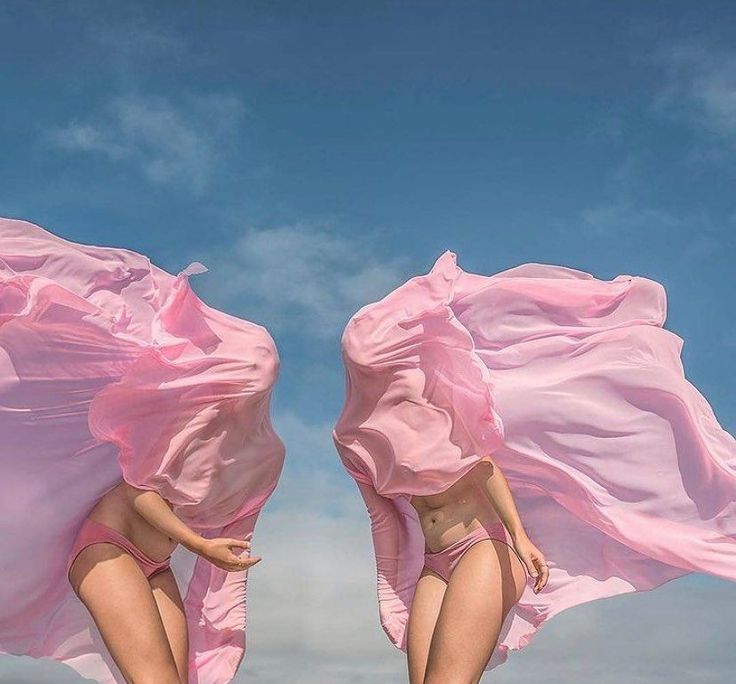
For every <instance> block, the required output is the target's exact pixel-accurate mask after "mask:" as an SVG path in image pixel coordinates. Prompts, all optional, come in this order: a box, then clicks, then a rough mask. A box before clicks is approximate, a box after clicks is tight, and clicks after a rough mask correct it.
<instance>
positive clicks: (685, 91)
mask: <svg viewBox="0 0 736 684" xmlns="http://www.w3.org/2000/svg"><path fill="white" fill-rule="evenodd" d="M655 59H656V61H657V62H658V63H659V64H661V65H662V67H663V68H664V70H665V74H666V79H665V82H664V84H663V86H662V88H661V90H660V91H659V93H657V94H656V96H655V99H654V103H653V108H654V111H655V112H657V113H664V114H667V115H671V116H673V117H675V118H677V119H679V120H683V121H686V122H688V123H689V124H690V125H691V126H693V127H694V128H696V129H698V130H705V131H707V132H708V133H710V134H711V135H713V136H715V138H716V140H718V141H721V142H725V143H727V144H728V145H729V146H736V53H734V52H730V51H723V50H718V49H714V48H711V47H708V46H706V45H703V44H698V43H684V44H678V45H668V46H663V47H660V48H659V49H658V50H657V51H656V52H655Z"/></svg>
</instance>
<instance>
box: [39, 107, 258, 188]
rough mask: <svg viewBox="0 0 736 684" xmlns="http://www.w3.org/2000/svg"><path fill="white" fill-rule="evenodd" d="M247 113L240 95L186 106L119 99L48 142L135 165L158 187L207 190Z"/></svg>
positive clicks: (63, 128)
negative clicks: (184, 187)
mask: <svg viewBox="0 0 736 684" xmlns="http://www.w3.org/2000/svg"><path fill="white" fill-rule="evenodd" d="M244 113H245V107H244V105H243V104H242V102H241V101H240V100H239V99H238V98H237V97H235V96H234V95H231V94H227V93H214V94H208V95H202V94H197V95H196V96H194V95H189V96H186V97H184V98H183V99H182V100H181V101H180V102H176V103H175V102H174V101H172V100H171V99H168V98H165V97H162V96H159V95H154V96H145V95H142V94H128V95H125V96H118V97H114V98H113V99H112V100H111V101H110V102H109V103H108V104H107V105H106V106H105V107H104V108H103V111H102V112H100V114H99V115H97V116H95V117H92V118H85V119H74V120H72V121H70V122H69V123H67V124H66V125H64V126H61V127H58V128H56V129H53V130H51V131H50V132H49V133H48V139H49V140H50V142H51V143H53V144H54V145H56V146H57V147H59V148H61V149H65V150H69V151H72V152H80V153H94V154H100V155H103V156H104V157H107V158H108V159H110V160H111V161H115V162H124V163H129V164H131V165H133V166H134V167H136V168H137V169H138V170H139V171H140V172H141V173H142V174H143V175H144V176H145V177H146V178H147V179H149V180H151V181H153V182H156V183H182V184H184V185H186V186H188V187H189V188H191V189H192V190H194V191H201V190H203V189H204V188H206V187H207V185H208V183H209V181H210V178H211V177H212V175H213V173H214V171H215V168H216V165H217V162H218V161H219V160H220V159H221V158H222V157H223V155H224V154H225V153H226V152H227V151H228V149H229V146H230V144H231V137H232V135H233V134H234V133H235V131H236V129H237V126H238V124H239V123H240V121H241V119H242V117H243V115H244Z"/></svg>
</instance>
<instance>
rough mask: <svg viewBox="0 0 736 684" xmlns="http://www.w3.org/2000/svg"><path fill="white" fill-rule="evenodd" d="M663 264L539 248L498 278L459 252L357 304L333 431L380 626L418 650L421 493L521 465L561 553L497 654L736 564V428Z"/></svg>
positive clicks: (532, 522) (527, 516)
mask: <svg viewBox="0 0 736 684" xmlns="http://www.w3.org/2000/svg"><path fill="white" fill-rule="evenodd" d="M665 316H666V293H665V290H664V288H663V287H662V285H661V284H659V283H658V282H656V281H654V280H651V279H648V278H644V277H638V276H633V277H632V276H627V275H619V276H617V277H616V278H614V279H613V280H610V281H606V280H600V279H597V278H595V277H594V276H592V275H591V274H588V273H585V272H583V271H579V270H575V269H572V268H567V267H563V266H555V265H548V264H539V263H528V264H522V265H520V266H517V267H514V268H510V269H508V270H505V271H502V272H500V273H497V274H495V275H493V276H490V277H489V276H482V275H476V274H471V273H466V272H464V271H462V270H461V269H460V268H459V267H458V266H457V263H456V257H455V255H454V254H453V253H452V252H445V253H444V254H443V255H442V256H441V257H440V258H439V259H438V260H437V262H436V263H435V265H434V267H433V268H432V270H431V271H430V273H428V274H427V275H422V276H418V277H415V278H412V279H410V280H409V281H408V282H406V283H405V284H403V285H401V286H400V287H399V288H397V289H396V290H394V291H393V292H391V293H390V294H389V295H387V296H386V297H384V298H383V299H382V300H380V301H378V302H376V303H373V304H369V305H367V306H365V307H363V308H362V309H360V310H359V311H358V312H357V313H356V314H355V315H354V316H353V317H352V318H351V320H350V321H349V322H348V324H347V326H346V328H345V331H344V334H343V338H342V349H343V359H344V363H345V369H346V397H345V405H344V408H343V411H342V413H341V415H340V417H339V419H338V421H337V424H336V426H335V429H334V432H333V437H334V440H335V444H336V446H337V450H338V452H339V455H340V458H341V460H342V462H343V464H344V466H345V468H346V469H347V471H348V473H349V474H350V475H351V476H352V477H353V478H354V479H355V482H356V484H357V487H358V489H359V491H360V493H361V495H362V497H363V499H364V502H365V505H366V509H367V511H368V514H369V517H370V523H371V533H372V538H373V546H374V551H375V556H376V565H377V582H378V603H379V614H380V620H381V625H382V627H383V629H384V631H385V632H386V634H387V635H388V637H389V639H390V640H391V642H392V643H393V644H394V645H395V646H397V647H398V648H401V649H402V650H405V649H406V625H407V620H408V616H409V611H410V608H411V603H412V599H413V595H414V591H415V589H416V583H417V580H418V577H419V574H420V572H421V568H422V565H423V553H424V537H423V534H422V531H421V526H420V523H419V519H418V516H417V513H416V511H415V509H414V508H413V507H412V506H411V505H410V503H409V500H410V497H411V496H412V495H430V494H436V493H439V492H442V491H444V490H446V489H447V488H448V487H449V486H450V485H452V484H453V483H454V482H456V481H457V480H458V479H459V478H460V477H462V476H463V475H464V474H466V473H467V472H469V471H470V470H471V469H472V468H473V467H474V466H475V465H476V464H477V463H478V462H479V461H481V460H484V459H490V460H492V461H493V462H494V463H496V464H497V465H498V466H499V467H500V468H501V469H502V471H503V473H504V475H505V476H506V479H507V480H508V482H509V486H510V488H511V490H512V494H513V496H514V500H515V502H516V505H517V508H518V509H519V513H520V516H521V518H522V522H523V523H524V527H525V529H526V531H527V532H528V533H529V536H530V538H531V539H532V541H533V542H534V543H535V544H536V545H537V546H538V547H539V548H540V549H541V550H542V552H543V553H544V554H545V556H546V559H547V561H548V563H549V566H550V578H549V581H548V584H547V587H546V588H545V589H544V590H543V591H542V592H540V593H539V594H534V592H533V589H532V586H533V584H532V583H531V582H530V583H529V584H528V586H527V587H526V589H525V591H524V593H523V595H522V597H521V600H520V601H519V603H518V604H517V605H516V606H515V607H514V608H513V609H512V610H511V612H510V613H509V614H508V615H507V617H506V620H505V622H504V625H503V628H502V632H501V635H500V638H499V642H498V645H497V648H496V650H495V652H494V654H493V656H492V658H491V660H490V661H489V663H488V665H487V667H486V669H493V668H494V667H495V666H497V665H499V664H501V663H503V662H504V661H505V660H506V658H507V656H508V652H509V650H516V649H520V648H522V647H523V646H525V645H526V644H527V643H529V640H530V639H531V638H532V636H533V635H534V633H535V632H536V631H538V630H539V629H540V628H541V626H542V625H543V624H544V622H545V621H546V620H548V619H549V618H551V617H553V616H554V615H556V614H558V613H559V612H560V611H562V610H564V609H566V608H569V607H572V606H574V605H578V604H582V603H585V602H588V601H592V600H594V599H599V598H603V597H608V596H613V595H616V594H622V593H625V592H632V591H640V590H648V589H653V588H655V587H657V586H659V585H661V584H663V583H664V582H667V581H669V580H671V579H674V578H676V577H680V576H682V575H685V574H687V573H689V572H693V571H697V572H704V573H710V574H713V575H716V576H720V577H723V578H726V579H732V580H736V440H734V438H733V437H732V436H731V435H730V434H729V433H728V432H726V431H725V430H724V429H723V428H722V427H721V426H720V424H719V423H718V421H717V419H716V417H715V415H714V413H713V410H712V409H711V407H710V406H709V404H708V402H707V401H706V400H705V398H704V397H703V396H702V395H701V394H700V393H699V392H698V390H697V389H696V388H695V387H694V386H693V385H692V384H691V383H690V382H689V381H688V380H687V379H686V378H685V375H684V370H683V367H682V363H681V360H680V352H681V349H682V339H681V338H679V337H678V336H677V335H675V334H674V333H672V332H670V331H668V330H666V329H664V328H663V325H664V322H665Z"/></svg>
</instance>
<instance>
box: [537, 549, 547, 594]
mask: <svg viewBox="0 0 736 684" xmlns="http://www.w3.org/2000/svg"><path fill="white" fill-rule="evenodd" d="M534 564H535V566H536V567H537V568H538V573H537V574H536V575H535V577H536V582H535V583H534V592H535V593H539V592H540V591H542V589H544V587H545V585H546V584H547V580H548V579H549V568H548V566H547V561H546V560H545V559H544V556H540V557H538V558H535V559H534Z"/></svg>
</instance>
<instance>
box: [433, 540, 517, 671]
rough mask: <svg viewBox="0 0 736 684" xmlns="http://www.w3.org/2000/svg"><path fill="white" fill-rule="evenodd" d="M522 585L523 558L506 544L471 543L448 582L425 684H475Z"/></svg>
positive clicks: (496, 542)
mask: <svg viewBox="0 0 736 684" xmlns="http://www.w3.org/2000/svg"><path fill="white" fill-rule="evenodd" d="M525 584H526V574H525V572H524V568H523V567H522V565H521V561H519V559H518V558H517V557H516V555H515V554H514V552H513V551H512V550H511V549H509V547H508V546H506V544H503V543H502V542H499V541H496V540H492V539H491V540H483V541H480V542H477V543H476V544H474V545H473V546H471V547H470V549H468V551H467V552H466V553H465V554H464V555H463V557H462V558H461V559H460V562H459V563H458V564H457V565H456V566H455V570H454V571H453V573H452V575H451V577H450V581H449V583H448V585H447V590H446V592H445V596H444V599H443V600H442V608H441V609H440V614H439V616H438V618H437V624H436V625H435V629H434V634H433V635H432V643H431V645H430V649H429V657H428V660H427V672H426V675H425V679H424V682H423V684H477V682H479V681H480V678H481V676H482V675H483V671H484V669H485V666H486V665H487V664H488V660H489V659H490V657H491V655H492V654H493V649H494V648H495V647H496V643H497V641H498V636H499V633H500V631H501V626H502V625H503V621H504V618H505V617H506V614H507V613H508V611H509V610H510V609H511V608H512V607H513V605H514V604H515V603H516V602H517V601H518V600H519V598H520V596H521V594H522V592H523V590H524V586H525Z"/></svg>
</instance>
